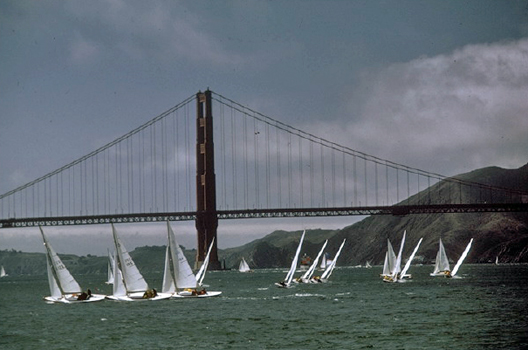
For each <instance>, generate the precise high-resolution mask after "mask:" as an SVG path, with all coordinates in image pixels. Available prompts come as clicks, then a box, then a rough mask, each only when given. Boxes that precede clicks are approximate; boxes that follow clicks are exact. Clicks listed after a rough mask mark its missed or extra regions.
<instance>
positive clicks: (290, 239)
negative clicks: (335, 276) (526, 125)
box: [222, 164, 528, 268]
mask: <svg viewBox="0 0 528 350" xmlns="http://www.w3.org/2000/svg"><path fill="white" fill-rule="evenodd" d="M456 177H457V178H459V179H463V180H466V181H471V182H476V183H481V184H486V185H492V186H499V187H507V188H513V189H517V190H522V191H528V164H527V165H525V166H523V167H521V168H519V169H502V168H499V167H488V168H483V169H478V170H475V171H472V172H469V173H465V174H461V175H458V176H456ZM451 186H458V185H454V184H453V183H450V182H447V181H441V182H439V183H437V184H435V185H433V186H431V188H429V189H427V190H424V191H422V192H420V193H418V194H416V195H415V196H413V197H411V198H409V199H408V200H406V201H405V204H417V203H418V201H419V200H420V198H422V199H423V197H424V196H431V199H432V202H440V203H442V202H443V203H446V202H448V201H453V200H455V201H456V200H457V199H459V198H452V197H451V198H447V197H445V198H444V196H446V194H447V193H457V194H456V195H455V197H456V196H463V197H464V198H467V197H468V196H470V197H474V196H478V195H480V194H479V193H474V192H471V191H470V190H469V189H468V188H465V187H464V186H462V187H461V188H460V189H459V190H457V191H449V190H450V187H451ZM497 199H498V198H497ZM404 230H406V231H407V240H406V244H405V248H404V256H409V255H410V253H411V251H412V249H413V248H414V246H415V245H416V243H417V242H418V240H419V239H420V237H423V238H424V240H423V242H422V244H421V246H420V250H419V251H418V256H417V259H418V260H421V261H422V262H424V263H429V262H431V261H433V260H434V258H435V256H436V251H437V249H438V240H439V238H440V237H441V238H442V240H443V242H444V245H445V248H446V251H447V254H448V257H449V258H450V259H451V260H453V261H455V260H456V259H458V257H459V256H460V254H461V253H462V251H463V250H464V248H465V246H466V244H467V243H468V242H469V239H470V238H471V237H473V238H474V239H475V242H474V244H473V247H472V250H471V251H470V254H469V255H468V257H467V260H466V261H467V262H474V263H477V262H478V263H482V262H491V261H495V258H496V257H499V261H501V262H509V263H527V262H528V213H464V214H427V215H426V214H423V215H407V216H370V217H368V218H366V219H364V220H362V221H360V222H358V223H356V224H354V225H351V226H348V227H345V228H344V229H342V230H335V231H329V230H316V231H308V232H307V235H306V238H305V244H304V246H303V252H305V253H308V254H309V255H311V256H314V255H315V254H317V250H318V249H319V247H320V245H321V243H322V241H323V240H324V239H326V238H328V239H329V243H328V246H327V249H326V250H327V251H328V252H330V253H331V254H333V253H335V251H337V248H338V246H339V244H340V243H341V242H342V240H343V239H345V238H346V239H347V242H346V245H345V247H344V249H343V252H342V255H341V257H340V264H343V265H358V264H365V262H366V261H370V262H371V263H372V264H382V263H383V259H384V257H385V251H386V248H387V239H390V240H391V242H392V244H393V246H394V247H395V249H398V248H399V245H400V241H401V237H402V234H403V231H404ZM300 233H301V232H300V231H297V232H289V233H288V232H284V231H276V232H273V233H271V234H270V235H268V236H266V237H264V238H262V239H260V240H256V241H254V242H251V243H249V244H246V245H245V246H242V247H239V248H234V249H228V250H225V251H223V252H222V253H223V254H225V255H224V257H223V258H224V259H225V261H226V266H228V267H229V266H230V267H236V266H237V264H238V261H240V259H241V257H242V256H243V257H245V259H246V260H247V261H248V263H249V264H250V266H252V267H254V268H256V267H276V266H288V265H289V263H290V261H291V257H292V256H293V254H294V251H295V249H296V247H297V243H298V240H299V237H300Z"/></svg>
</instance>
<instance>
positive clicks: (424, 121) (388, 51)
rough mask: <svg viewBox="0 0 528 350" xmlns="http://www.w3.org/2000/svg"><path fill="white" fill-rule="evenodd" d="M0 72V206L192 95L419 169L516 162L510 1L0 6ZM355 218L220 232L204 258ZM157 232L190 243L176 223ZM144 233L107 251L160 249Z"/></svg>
mask: <svg viewBox="0 0 528 350" xmlns="http://www.w3.org/2000/svg"><path fill="white" fill-rule="evenodd" d="M0 62H1V63H0V193H2V194H3V193H5V192H8V191H9V190H12V189H14V188H16V187H18V186H20V185H23V184H25V183H27V182H29V181H32V180H34V179H35V178H37V177H39V176H42V175H44V174H47V173H49V172H50V171H53V170H55V169H57V168H59V167H61V166H63V165H65V164H67V163H69V162H71V161H73V160H75V159H77V158H79V157H81V156H83V155H85V154H87V153H89V152H91V151H93V150H95V149H96V148H98V147H100V146H102V145H104V144H106V143H108V142H110V141H112V140H114V139H115V138H117V137H119V136H121V135H123V134H126V133H127V132H128V131H130V130H132V129H133V128H135V127H137V126H139V125H141V124H143V123H145V122H146V121H148V120H150V119H152V118H153V117H155V116H156V115H158V114H160V113H161V112H163V111H165V110H167V109H168V108H170V107H172V106H174V105H175V104H177V103H179V102H181V101H182V100H184V99H185V98H187V97H189V96H190V95H192V94H194V93H196V92H197V91H199V90H202V91H203V90H205V89H207V88H210V89H211V90H213V91H214V92H216V93H218V94H221V95H223V96H226V97H228V98H230V99H233V100H235V101H237V102H239V103H241V104H243V105H245V106H248V107H250V108H252V109H253V110H256V111H259V112H261V113H263V114H265V115H268V116H270V117H273V118H275V119H277V120H280V121H283V122H285V123H288V124H290V125H293V126H295V127H296V128H299V129H301V130H304V131H307V132H311V133H314V134H316V135H317V136H320V137H322V138H325V139H329V140H332V141H335V142H337V143H339V144H342V145H345V146H348V147H350V148H353V149H356V150H358V151H362V152H366V153H368V154H371V155H374V156H378V157H380V158H384V159H389V160H391V161H394V162H397V163H401V164H405V165H408V166H411V167H415V168H419V169H423V170H426V171H430V172H436V173H440V174H444V175H448V176H450V175H456V174H459V173H462V172H466V171H470V170H473V169H476V168H480V167H485V166H490V165H497V166H501V167H505V168H518V167H520V166H522V165H524V164H526V163H527V162H528V157H527V152H526V150H527V149H528V137H527V136H526V135H527V134H528V117H527V116H526V112H527V111H528V5H526V2H525V1H486V0H474V1H454V0H453V1H449V0H438V1H437V0H431V1H423V2H421V1H405V0H403V1H286V0H284V1H217V2H214V1H200V0H199V1H181V2H177V1H148V2H145V1H120V0H99V1H90V2H86V1H75V0H73V1H67V2H65V1H42V2H36V1H24V0H12V1H11V0H4V1H1V2H0ZM355 220H357V219H356V218H332V219H326V220H315V219H312V220H308V219H304V220H298V221H285V220H284V219H283V220H271V221H266V222H264V223H263V222H258V221H255V220H253V221H251V220H249V221H247V222H236V223H235V222H228V223H223V222H221V223H220V227H219V246H220V247H222V248H224V247H228V246H233V245H238V244H240V243H245V242H247V241H249V240H252V239H254V238H257V237H260V236H262V234H264V233H268V232H269V231H270V230H271V229H273V228H279V227H280V228H284V229H303V228H310V227H327V228H338V227H343V226H346V225H347V224H350V223H352V222H354V221H355ZM154 226H156V225H154ZM173 226H174V227H175V228H176V229H177V231H178V232H180V234H181V239H180V240H181V243H182V244H183V245H186V246H188V247H192V246H195V237H194V229H193V223H175V224H173ZM48 230H49V231H50V234H51V235H52V236H53V235H55V236H54V237H53V238H51V239H52V240H53V241H54V243H55V242H57V243H56V244H54V245H55V246H56V250H58V251H59V252H60V253H61V252H65V253H76V254H87V253H90V254H98V255H99V254H104V253H105V252H106V246H107V245H110V244H111V241H110V239H111V234H110V231H109V228H108V227H96V226H93V227H68V228H61V229H52V228H48ZM149 231H154V233H151V234H147V233H145V232H149ZM158 231H163V230H162V229H159V228H158V227H155V228H152V227H147V228H145V227H137V226H134V227H127V226H126V225H124V226H123V232H124V235H125V236H124V238H123V240H124V241H125V243H129V245H130V247H129V248H132V247H133V246H135V245H144V244H164V237H165V236H164V235H163V234H159V232H158ZM66 233H68V234H66ZM87 234H88V235H89V236H90V238H91V239H89V240H86V241H85V240H82V242H84V243H83V244H76V243H75V240H77V242H79V240H80V239H81V238H79V237H85V236H86V235H87ZM59 235H60V238H62V239H60V240H59ZM240 235H244V236H243V237H240ZM107 243H108V244H107ZM11 248H14V249H17V250H26V251H43V250H42V245H41V241H40V237H39V235H38V229H37V230H35V229H24V230H2V231H0V249H11Z"/></svg>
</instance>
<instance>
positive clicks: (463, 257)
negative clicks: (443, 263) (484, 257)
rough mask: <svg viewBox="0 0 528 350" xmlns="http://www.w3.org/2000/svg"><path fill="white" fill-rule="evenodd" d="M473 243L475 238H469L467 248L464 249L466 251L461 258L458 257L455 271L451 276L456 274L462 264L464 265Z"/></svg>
mask: <svg viewBox="0 0 528 350" xmlns="http://www.w3.org/2000/svg"><path fill="white" fill-rule="evenodd" d="M471 243H473V238H471V239H470V240H469V244H468V245H467V247H466V249H464V252H463V253H462V255H461V256H460V258H459V259H458V261H457V263H456V265H455V267H454V268H453V271H452V272H451V276H454V275H456V273H457V272H458V269H459V268H460V265H462V262H463V261H464V259H465V258H466V256H467V255H468V253H469V250H470V249H471Z"/></svg>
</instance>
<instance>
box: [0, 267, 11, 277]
mask: <svg viewBox="0 0 528 350" xmlns="http://www.w3.org/2000/svg"><path fill="white" fill-rule="evenodd" d="M7 276H9V275H8V274H7V273H6V272H5V269H4V265H2V267H0V278H2V277H7Z"/></svg>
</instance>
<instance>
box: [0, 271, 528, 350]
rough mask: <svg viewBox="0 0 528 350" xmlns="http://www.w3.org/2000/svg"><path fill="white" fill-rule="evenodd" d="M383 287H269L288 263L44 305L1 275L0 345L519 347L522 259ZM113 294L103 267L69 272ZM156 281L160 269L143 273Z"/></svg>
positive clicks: (43, 286) (34, 290) (339, 276)
mask: <svg viewBox="0 0 528 350" xmlns="http://www.w3.org/2000/svg"><path fill="white" fill-rule="evenodd" d="M432 269H433V267H432V266H412V267H411V269H410V271H409V272H410V273H412V274H413V277H414V278H413V279H412V280H410V281H408V282H405V283H383V282H382V281H381V279H380V278H379V273H380V272H381V267H379V266H375V267H373V268H369V269H367V268H347V267H341V268H337V269H336V270H335V271H334V274H333V275H332V276H331V279H330V281H329V283H326V284H299V285H295V286H294V287H292V288H289V289H282V288H277V287H275V286H274V284H273V283H274V282H279V281H280V280H282V279H283V278H284V276H285V274H286V269H263V270H255V271H254V272H253V273H239V272H238V271H210V272H207V276H206V278H205V283H206V284H208V285H209V287H207V289H208V290H211V291H213V290H220V291H222V292H223V293H222V295H221V296H219V297H215V298H206V299H171V300H162V301H156V302H153V301H141V302H116V301H110V300H105V301H103V302H96V303H86V304H71V305H66V304H47V303H46V302H45V301H44V300H43V299H42V297H43V296H46V295H49V288H48V281H47V277H46V276H8V277H5V278H1V279H0V349H201V348H206V349H392V350H394V349H457V350H463V349H526V348H528V305H527V300H528V265H469V264H467V265H463V266H462V268H461V270H460V271H459V274H460V277H461V278H453V279H446V278H441V277H440V278H439V277H436V278H433V277H430V276H429V273H430V272H431V271H432ZM75 277H76V278H77V280H78V281H79V283H80V284H81V286H82V287H83V288H84V289H87V288H90V289H91V290H92V291H93V292H98V293H103V294H111V286H109V285H106V284H104V281H105V279H106V276H105V275H84V276H75ZM145 278H146V280H147V281H148V282H149V284H150V286H151V287H154V288H156V287H158V290H159V289H160V288H159V287H160V286H161V273H160V274H153V275H146V276H145Z"/></svg>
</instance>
